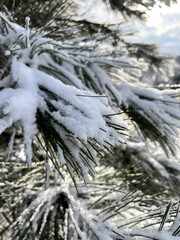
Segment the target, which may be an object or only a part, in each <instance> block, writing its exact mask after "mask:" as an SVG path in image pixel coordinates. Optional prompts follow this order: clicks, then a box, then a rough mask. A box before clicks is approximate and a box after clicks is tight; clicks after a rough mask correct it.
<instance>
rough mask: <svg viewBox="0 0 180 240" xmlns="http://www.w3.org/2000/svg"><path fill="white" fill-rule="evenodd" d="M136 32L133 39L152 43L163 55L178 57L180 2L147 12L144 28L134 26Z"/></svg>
mask: <svg viewBox="0 0 180 240" xmlns="http://www.w3.org/2000/svg"><path fill="white" fill-rule="evenodd" d="M136 26H137V29H138V32H137V33H136V37H134V38H133V39H135V40H137V41H142V42H154V43H158V44H159V45H160V48H161V50H162V51H163V52H164V53H175V54H179V55H180V1H178V4H174V5H173V6H171V7H170V8H169V7H165V6H164V7H162V8H158V7H156V8H155V9H154V10H152V11H150V12H149V18H148V20H147V23H146V25H145V26H143V25H142V24H136Z"/></svg>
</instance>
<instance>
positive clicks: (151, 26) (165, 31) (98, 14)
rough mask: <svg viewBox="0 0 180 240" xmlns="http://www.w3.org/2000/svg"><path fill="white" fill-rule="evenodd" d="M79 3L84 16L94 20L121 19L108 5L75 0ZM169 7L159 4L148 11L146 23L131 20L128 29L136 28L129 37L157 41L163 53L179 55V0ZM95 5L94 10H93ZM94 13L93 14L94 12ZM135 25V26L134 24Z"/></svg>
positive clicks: (93, 1)
mask: <svg viewBox="0 0 180 240" xmlns="http://www.w3.org/2000/svg"><path fill="white" fill-rule="evenodd" d="M76 1H77V2H78V4H80V5H81V8H80V9H81V10H80V13H79V15H81V12H84V9H86V11H85V12H86V17H88V18H89V19H91V20H92V21H93V20H94V19H95V21H96V22H104V23H106V22H107V23H108V22H111V21H112V22H116V20H117V22H118V21H119V20H120V19H122V17H120V18H118V15H114V13H113V12H112V11H111V10H110V7H107V5H105V4H103V3H102V1H96V0H88V1H82V0H76ZM177 2H178V3H177V4H172V5H171V7H167V6H165V5H161V8H159V7H158V6H157V7H155V8H153V9H152V10H151V11H149V13H148V15H149V17H148V18H147V22H146V24H143V23H140V22H139V21H133V22H132V24H130V25H129V27H130V29H131V28H132V29H133V30H135V29H136V32H135V35H134V36H133V37H130V39H131V40H132V41H138V42H149V43H157V44H158V45H159V46H160V50H161V51H162V52H163V53H168V54H171V53H172V54H177V55H180V0H177ZM94 6H96V8H95V9H96V11H94ZM94 13H95V14H94ZM134 25H135V26H134Z"/></svg>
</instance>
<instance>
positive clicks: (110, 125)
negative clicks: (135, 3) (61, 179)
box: [0, 14, 127, 179]
mask: <svg viewBox="0 0 180 240" xmlns="http://www.w3.org/2000/svg"><path fill="white" fill-rule="evenodd" d="M0 17H1V33H2V36H1V37H0V41H1V44H2V45H3V46H4V48H5V49H6V52H5V53H6V55H7V56H8V60H7V63H6V65H5V66H4V69H2V71H1V72H2V74H3V73H4V72H5V69H6V68H8V72H7V73H6V74H3V77H2V80H1V84H0V85H1V92H0V99H1V103H0V107H1V120H0V133H2V132H3V131H5V130H6V129H7V128H10V127H17V123H18V124H20V125H21V127H22V130H23V135H24V144H25V154H26V157H27V162H28V165H29V167H30V166H31V161H32V156H33V153H32V144H33V140H34V139H35V137H36V138H37V139H38V140H39V142H40V144H41V146H42V148H43V150H45V151H46V153H47V154H48V156H49V157H50V158H51V160H52V161H53V162H54V164H55V165H56V167H57V166H59V165H60V164H66V165H67V168H68V170H69V171H70V172H71V174H72V170H75V171H76V172H77V174H78V175H79V176H81V175H82V176H83V177H84V178H85V179H86V178H87V174H88V173H90V174H91V175H93V174H94V166H95V165H98V164H99V163H98V156H102V155H103V152H104V151H111V148H112V146H115V145H117V144H119V143H124V142H125V141H126V135H127V125H126V123H125V122H123V121H122V120H121V118H119V116H116V113H115V112H114V111H113V110H111V109H110V108H109V107H108V98H107V96H104V95H100V96H99V95H97V94H95V93H93V92H91V91H88V88H87V86H85V85H84V84H83V83H82V81H81V79H79V78H78V76H76V75H75V74H74V73H73V67H74V65H76V66H81V65H82V61H79V62H78V61H77V62H75V59H73V58H70V56H69V55H68V51H66V50H64V49H63V45H62V44H61V43H58V42H54V41H53V40H51V39H43V38H41V37H40V36H33V37H32V38H31V37H30V30H29V28H28V25H27V26H26V28H22V27H19V26H18V25H16V24H14V23H11V22H10V21H9V20H8V19H7V18H6V17H5V16H4V15H3V14H1V16H0ZM26 22H27V24H28V20H27V21H26ZM4 26H5V27H4ZM53 58H54V59H53ZM80 59H81V58H80ZM62 61H63V62H64V64H65V63H66V62H67V64H66V66H62V64H61V62H62ZM83 61H84V60H83ZM58 63H59V64H58ZM70 67H71V71H70V69H69V68H70ZM81 68H82V67H81ZM50 73H51V74H50ZM94 84H96V83H94ZM111 87H112V88H113V85H111ZM99 89H100V87H99ZM57 157H59V160H57Z"/></svg>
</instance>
